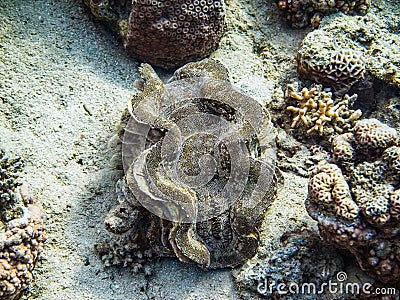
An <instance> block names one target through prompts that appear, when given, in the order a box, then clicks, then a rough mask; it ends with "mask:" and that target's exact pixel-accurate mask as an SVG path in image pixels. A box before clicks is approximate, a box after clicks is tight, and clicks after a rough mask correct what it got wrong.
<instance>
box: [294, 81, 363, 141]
mask: <svg viewBox="0 0 400 300" xmlns="http://www.w3.org/2000/svg"><path fill="white" fill-rule="evenodd" d="M286 98H287V99H288V101H293V100H295V101H296V102H297V103H296V104H297V105H296V106H288V107H287V108H286V109H287V110H288V111H291V112H292V113H293V114H294V117H293V120H292V124H291V128H295V127H298V126H299V125H300V124H301V126H302V127H305V128H306V129H307V131H306V133H307V134H308V135H309V134H313V133H317V134H319V135H327V136H328V135H331V134H333V133H343V132H347V131H349V130H350V129H351V128H352V127H353V126H354V124H355V122H356V121H357V119H358V118H359V117H360V116H361V111H360V110H352V109H351V107H352V105H353V103H354V101H355V100H356V99H357V95H353V96H349V95H347V94H346V95H344V96H343V98H336V99H335V98H334V97H333V96H332V93H331V92H330V91H329V90H327V89H323V88H322V86H321V85H315V86H313V87H312V88H311V89H310V90H309V89H307V88H303V89H302V90H301V92H300V93H298V92H297V91H296V88H295V87H294V86H293V85H288V89H287V93H286ZM333 99H335V100H333Z"/></svg>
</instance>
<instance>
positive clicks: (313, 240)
mask: <svg viewBox="0 0 400 300" xmlns="http://www.w3.org/2000/svg"><path fill="white" fill-rule="evenodd" d="M343 265H344V264H343V260H342V258H341V257H340V256H339V255H338V254H337V253H335V251H333V249H332V248H329V246H327V245H325V244H324V242H323V241H321V240H320V239H319V237H318V236H316V235H315V234H314V233H312V232H309V231H304V232H293V233H286V234H285V235H284V236H283V237H282V238H281V245H280V246H279V247H278V248H277V249H275V250H274V251H273V252H271V253H270V254H269V255H268V256H267V257H265V258H262V259H260V258H257V257H256V258H254V259H251V260H250V261H249V262H247V263H246V264H245V265H244V266H243V267H241V268H240V269H238V270H235V271H234V272H233V275H234V278H235V281H236V283H237V285H238V287H239V290H241V293H242V294H244V295H243V296H244V299H254V295H255V294H256V295H259V296H260V295H261V296H263V297H267V298H268V299H294V297H301V296H302V292H301V291H302V290H301V287H302V284H303V283H304V284H311V285H312V284H315V286H316V287H320V286H321V284H323V283H326V282H328V281H329V280H332V281H335V280H336V273H337V272H339V271H341V270H343ZM294 283H295V284H297V285H298V287H299V292H296V293H293V294H292V293H291V292H289V286H290V285H293V284H294ZM278 285H280V288H278ZM282 286H283V288H282ZM247 290H250V291H251V292H252V293H251V294H250V295H249V292H248V291H247ZM279 291H287V294H286V295H285V294H283V293H280V292H279ZM246 296H247V297H246ZM304 296H305V295H304ZM319 297H320V298H318V299H328V298H325V297H329V296H326V295H323V294H322V295H319ZM296 299H299V298H296Z"/></svg>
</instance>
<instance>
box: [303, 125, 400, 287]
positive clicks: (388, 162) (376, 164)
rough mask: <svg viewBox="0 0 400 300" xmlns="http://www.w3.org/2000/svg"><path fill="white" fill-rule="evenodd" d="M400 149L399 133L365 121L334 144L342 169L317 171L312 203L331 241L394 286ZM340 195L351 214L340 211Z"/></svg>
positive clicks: (399, 266)
mask: <svg viewBox="0 0 400 300" xmlns="http://www.w3.org/2000/svg"><path fill="white" fill-rule="evenodd" d="M397 144H398V137H397V132H396V131H395V130H394V129H393V128H390V127H389V126H387V125H385V124H382V123H381V122H379V121H378V120H376V119H365V120H362V121H360V122H359V123H358V124H357V125H356V126H355V128H354V130H353V132H351V133H346V134H343V135H339V136H337V137H335V138H334V139H333V142H332V146H333V153H334V158H335V160H336V163H337V164H338V165H339V166H340V168H341V169H339V167H338V166H337V165H334V164H325V165H319V166H317V167H316V168H315V170H314V171H313V173H312V177H311V179H310V183H309V194H308V198H307V201H306V207H307V211H308V213H309V214H310V216H311V217H312V218H313V219H315V220H317V221H318V227H319V230H320V233H321V236H322V237H323V238H324V239H325V240H326V241H327V242H329V243H332V244H334V245H336V246H338V247H340V248H344V249H347V250H349V251H350V252H351V253H353V254H354V255H355V256H356V258H357V261H358V262H359V264H360V266H361V267H362V268H363V269H364V270H365V271H366V272H367V273H368V274H369V275H371V276H373V277H375V278H377V279H378V280H380V281H382V282H391V283H394V282H398V280H399V279H400V251H399V249H400V247H399V246H400V239H399V237H398V231H399V229H400V227H399V222H398V221H399V212H400V200H399V195H400V193H399V180H398V178H399V175H400V168H399V166H400V150H399V149H400V148H399V147H398V146H397ZM342 172H343V175H342ZM338 186H340V189H339V191H338V192H336V189H337V187H338ZM338 196H339V198H340V199H344V200H345V201H341V202H342V203H346V204H345V208H346V209H345V210H342V209H337V208H338V206H337V203H338V201H337V200H336V199H337V198H338ZM332 200H333V201H332ZM343 212H344V213H343ZM349 213H350V214H349Z"/></svg>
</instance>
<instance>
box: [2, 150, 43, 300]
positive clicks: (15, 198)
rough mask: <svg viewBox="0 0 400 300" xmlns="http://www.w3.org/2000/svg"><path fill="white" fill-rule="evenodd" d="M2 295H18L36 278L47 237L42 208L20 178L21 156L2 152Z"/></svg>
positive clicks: (5, 297)
mask: <svg viewBox="0 0 400 300" xmlns="http://www.w3.org/2000/svg"><path fill="white" fill-rule="evenodd" d="M0 170H1V172H0V184H1V193H2V194H1V195H0V299H4V300H9V299H18V298H19V297H20V296H21V295H22V293H23V292H24V290H25V289H26V288H27V287H28V286H29V285H30V284H31V283H32V282H33V275H32V270H33V268H34V267H35V264H36V262H37V260H38V257H39V255H40V252H41V250H42V243H43V242H44V240H45V234H44V227H43V218H42V214H41V211H40V209H39V207H38V206H37V205H35V203H34V202H35V201H34V200H35V199H34V197H33V196H32V193H31V191H30V189H29V187H28V185H27V184H23V185H21V183H20V181H19V180H18V177H19V173H20V171H21V170H22V161H21V159H20V158H15V159H10V158H8V157H6V156H5V153H4V151H3V150H1V152H0Z"/></svg>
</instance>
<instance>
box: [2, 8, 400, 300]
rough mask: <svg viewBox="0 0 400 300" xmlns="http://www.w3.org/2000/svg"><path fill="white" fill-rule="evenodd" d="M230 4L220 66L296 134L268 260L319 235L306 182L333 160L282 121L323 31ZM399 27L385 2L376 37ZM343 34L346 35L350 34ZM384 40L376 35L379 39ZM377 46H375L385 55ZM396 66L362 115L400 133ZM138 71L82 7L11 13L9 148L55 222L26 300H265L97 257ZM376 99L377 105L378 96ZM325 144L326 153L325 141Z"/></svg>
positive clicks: (203, 275) (157, 265)
mask: <svg viewBox="0 0 400 300" xmlns="http://www.w3.org/2000/svg"><path fill="white" fill-rule="evenodd" d="M226 2H227V13H226V16H227V32H226V34H225V36H224V37H223V38H222V41H221V43H220V47H219V49H218V50H217V51H216V52H214V53H213V54H212V55H211V57H212V58H214V59H217V60H219V61H220V62H222V63H223V64H224V65H225V66H226V67H227V68H228V69H229V70H230V77H231V81H232V82H233V83H234V84H235V85H237V86H238V87H239V88H241V89H242V91H244V92H245V93H247V94H248V95H250V96H252V97H254V98H255V99H256V100H257V101H258V102H260V103H261V104H265V105H266V106H267V107H268V108H270V109H271V111H272V112H273V121H274V122H275V125H276V127H278V128H279V127H281V128H285V129H286V132H285V131H284V130H278V132H277V134H278V146H279V148H280V149H281V150H280V152H279V153H278V157H279V159H280V162H279V167H280V168H281V171H282V175H283V177H284V180H285V181H284V184H283V185H282V186H281V187H280V188H279V190H278V198H277V199H276V200H275V201H274V202H273V203H272V204H271V206H270V207H269V210H268V212H267V214H266V216H265V219H264V222H263V226H262V230H261V247H260V250H259V257H260V258H261V259H265V258H268V257H269V255H270V254H271V253H272V254H273V253H275V252H274V251H275V250H276V248H278V247H279V246H280V237H281V236H282V234H283V233H284V232H287V231H292V230H299V229H305V228H307V229H311V230H317V228H316V223H315V222H314V221H313V220H312V219H311V218H310V217H309V216H308V214H307V212H306V209H305V207H304V201H305V199H306V198H307V183H308V178H307V171H308V168H309V167H310V166H311V165H312V164H313V163H314V162H317V161H319V160H321V159H322V158H324V157H325V156H324V153H323V151H320V152H319V151H317V150H315V149H314V150H315V152H314V153H312V152H311V151H310V149H309V148H307V147H306V146H305V144H301V143H299V142H297V141H295V140H294V139H293V138H292V136H291V133H294V132H295V130H296V129H290V125H291V123H292V119H291V115H290V113H289V112H285V113H283V111H285V105H286V103H285V100H284V98H285V90H286V86H287V84H292V83H295V82H297V81H298V76H297V71H296V59H295V58H296V53H297V50H298V48H299V47H300V45H301V42H302V40H303V39H304V37H305V35H306V34H307V33H309V32H310V31H311V30H312V28H305V29H292V28H290V27H289V26H288V25H287V24H286V23H285V21H284V20H283V19H282V18H281V17H280V15H279V13H278V10H277V6H276V4H275V1H273V0H255V1H239V0H231V1H226ZM399 15H400V5H399V4H398V3H396V2H395V1H391V2H389V1H383V0H380V1H379V0H377V1H373V3H372V5H371V8H370V11H369V12H368V14H367V15H366V16H365V23H366V24H368V23H369V22H370V23H374V22H376V24H378V25H377V26H375V27H374V26H372V27H371V28H373V30H377V29H375V28H379V26H380V25H379V24H380V23H381V21H379V20H381V19H385V20H391V22H392V24H393V26H392V31H391V32H390V35H393V36H397V37H398V34H399V19H398V17H397V16H399ZM335 18H336V20H335ZM359 18H361V17H359V16H344V15H343V14H335V15H332V16H330V17H329V19H327V20H326V21H323V22H326V23H322V26H327V27H329V24H332V23H334V22H339V21H342V20H343V21H342V22H346V20H348V22H349V24H353V25H354V26H359V23H358V22H359V21H360V19H359ZM388 22H389V21H388ZM374 24H375V23H374ZM396 24H397V25H396ZM339 29H340V28H339V27H338V30H337V33H335V34H338V35H339V34H342V33H343V28H342V29H340V30H342V31H340V30H339ZM373 30H372V31H371V32H370V33H368V30H367V33H368V34H371V35H373V34H374V31H373ZM361 33H362V32H361V31H360V32H358V34H361ZM346 34H347V33H346ZM378 42H379V41H377V43H376V44H374V45H372V46H370V49H371V51H372V52H373V53H374V54H375V53H376V51H377V50H376V49H379V47H380V46H379V43H378ZM381 42H382V45H383V46H382V47H384V49H383V50H387V49H386V47H385V43H384V42H383V41H381ZM366 54H367V55H370V54H371V53H366ZM389 55H390V53H388V52H387V51H386V52H385V51H383V54H382V56H381V57H382V58H383V59H381V60H380V59H379V58H377V57H376V55H374V56H371V57H372V59H371V60H370V65H368V66H367V68H370V69H371V70H373V71H374V72H375V73H376V74H378V76H381V78H378V81H377V83H376V86H377V87H381V88H380V89H379V88H377V89H375V92H374V93H373V99H372V100H373V101H370V102H367V103H361V104H360V107H361V109H364V111H365V116H368V115H369V114H371V113H372V114H373V116H375V117H380V118H381V119H382V120H383V121H385V122H388V123H389V124H390V125H391V126H392V127H395V128H397V129H399V128H400V121H399V119H398V110H397V105H398V98H396V96H397V97H398V90H396V87H390V86H389V85H388V84H390V82H389V80H388V82H386V83H385V82H384V81H381V80H382V79H383V80H385V78H384V75H385V74H384V72H383V71H380V70H379V68H378V67H373V66H371V64H373V63H374V61H377V63H376V65H375V66H379V64H380V63H382V66H381V68H385V67H384V66H385V63H386V64H387V61H386V59H387V57H388V56H389ZM137 67H138V63H137V62H136V61H135V60H133V59H131V58H129V57H127V56H126V55H125V53H124V50H123V47H122V44H121V43H120V42H118V40H117V39H116V38H115V36H113V34H112V33H110V32H109V31H108V30H107V29H106V28H105V27H104V26H103V25H102V24H100V23H98V22H96V21H95V20H94V18H92V17H91V16H90V13H89V11H88V10H87V8H86V7H85V6H84V5H83V3H82V1H79V0H73V1H46V0H38V1H34V2H27V1H21V0H10V1H2V2H1V3H0V120H1V122H0V147H1V148H5V149H7V151H8V152H10V153H12V154H14V155H18V156H22V157H23V158H24V161H25V164H26V167H25V170H26V175H25V177H26V180H27V181H28V182H29V183H30V185H31V186H32V188H33V192H34V193H35V194H36V195H37V198H38V202H39V204H40V205H41V206H42V207H43V211H44V213H45V215H46V221H45V225H46V228H47V229H46V232H47V242H46V243H45V245H44V250H43V254H42V258H41V260H40V261H39V263H38V266H37V267H36V268H35V270H34V276H35V278H36V279H35V282H34V284H33V285H32V286H31V288H30V289H29V291H28V293H27V296H25V298H26V299H238V298H239V297H242V296H243V297H246V296H247V297H258V296H257V294H256V293H254V294H251V296H249V294H247V292H246V291H240V293H239V291H238V290H237V288H236V287H235V285H234V283H233V280H232V276H231V271H230V270H226V269H223V270H212V271H203V270H201V269H199V268H198V267H196V266H194V265H188V264H184V263H180V262H178V261H177V260H169V259H165V260H160V261H155V262H153V263H151V264H150V265H151V269H152V275H151V276H145V274H143V273H140V272H139V273H134V272H133V271H132V270H130V269H122V268H117V267H112V268H104V266H103V265H102V264H101V261H100V260H99V259H98V257H97V256H96V255H95V253H94V250H93V246H94V245H95V244H96V243H98V242H100V241H102V240H104V239H107V238H110V235H109V234H108V233H107V232H106V231H105V230H104V228H103V220H104V217H105V215H106V214H107V212H108V211H109V210H110V209H111V208H112V207H113V206H115V205H116V204H117V199H116V197H115V193H114V185H115V183H116V181H117V180H118V179H119V178H120V177H121V176H122V174H121V172H120V171H118V170H116V169H115V166H113V165H112V164H110V161H112V157H113V155H114V154H115V147H113V142H114V140H113V139H112V137H113V136H114V134H115V131H116V127H117V125H118V123H119V119H120V116H121V113H122V111H123V109H124V108H125V107H126V103H127V101H128V99H129V98H130V96H131V94H132V92H133V91H134V89H135V88H134V85H133V82H134V80H135V79H137V78H138V77H139V75H138V73H137ZM397 67H399V66H397ZM160 74H161V76H162V77H167V75H168V74H167V73H165V72H164V71H160ZM368 97H369V98H368ZM366 99H370V100H371V94H368V95H367V96H366ZM386 112H388V113H386ZM294 135H296V134H294ZM319 139H320V140H319ZM317 141H322V143H325V144H326V143H327V141H324V140H323V138H319V137H318V136H317V137H316V138H315V143H316V142H317ZM308 143H310V142H308ZM343 271H345V272H347V273H348V275H349V277H350V278H353V279H354V280H361V281H362V280H370V279H368V278H367V279H366V278H365V277H363V276H364V275H363V273H362V271H361V270H360V269H359V268H358V267H357V266H356V265H355V264H351V263H350V264H348V266H347V267H345V270H343ZM357 276H358V277H357ZM358 278H361V279H358ZM357 282H359V281H357Z"/></svg>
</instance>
